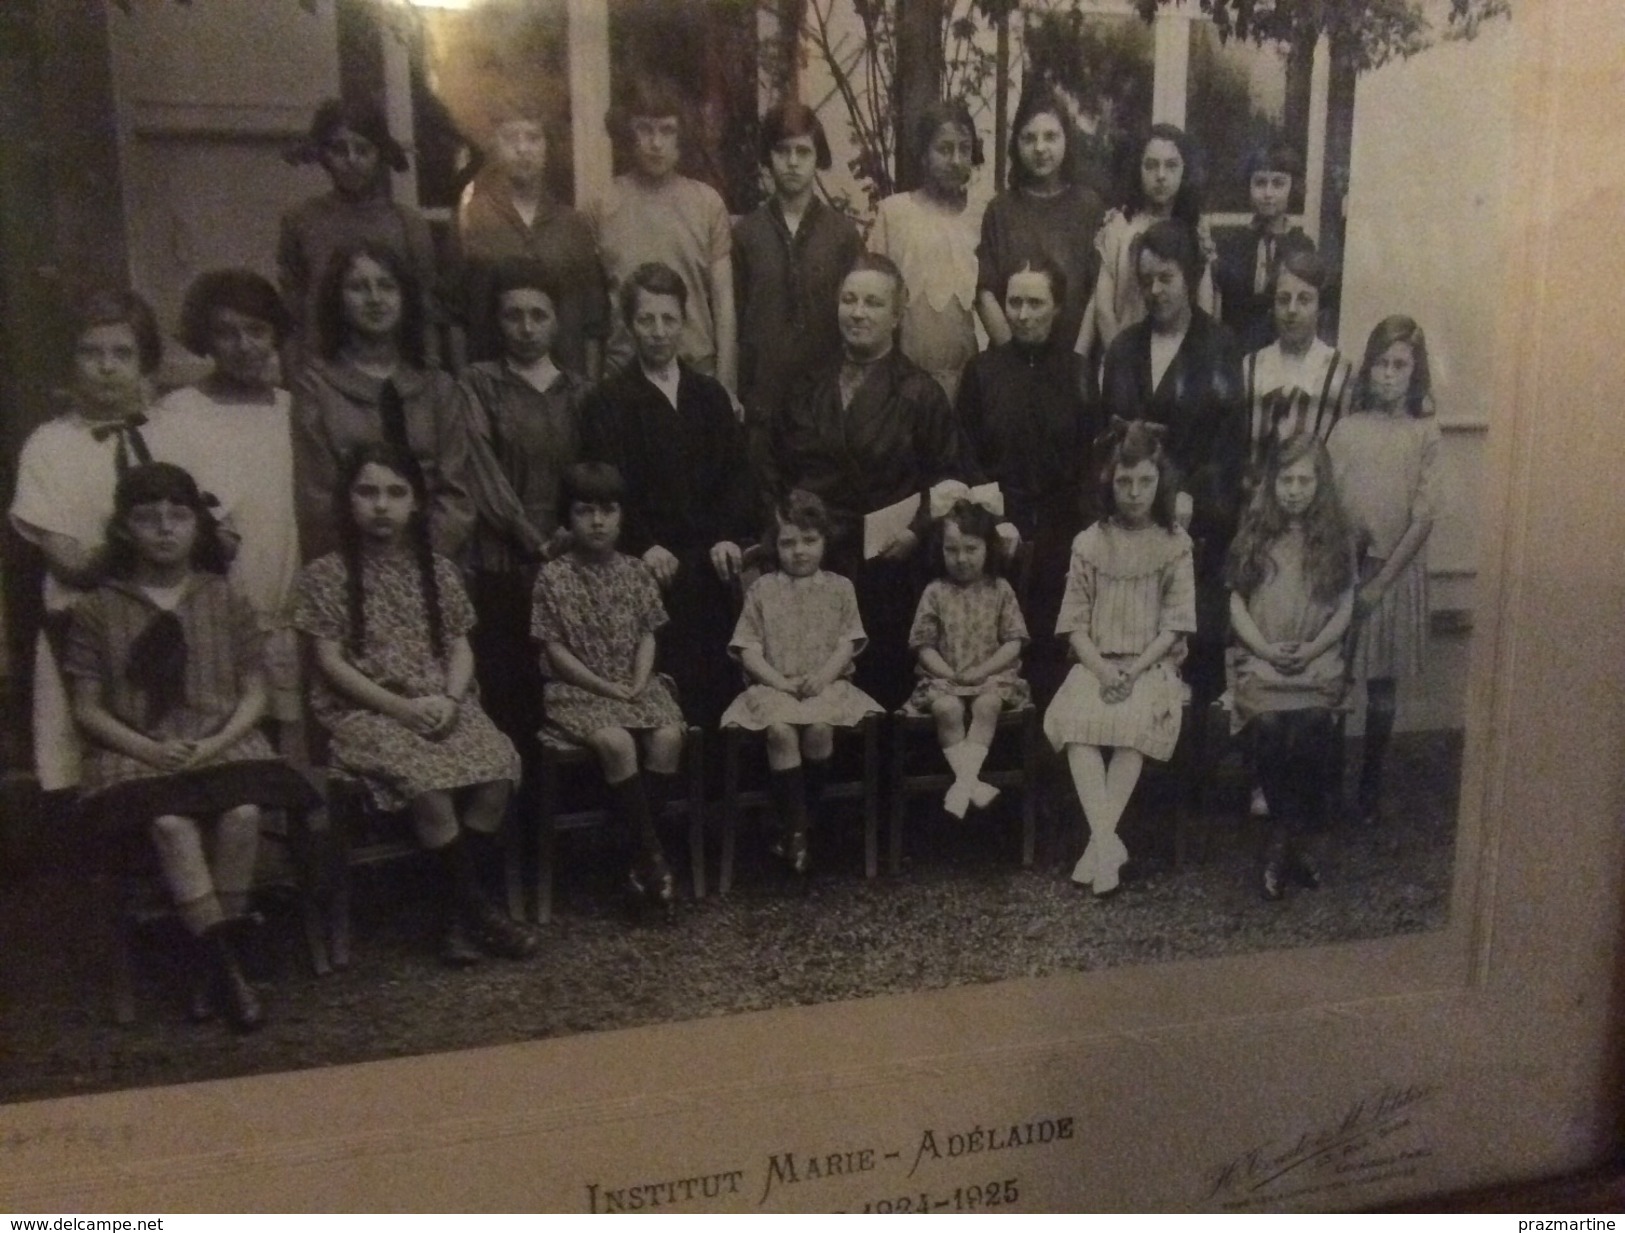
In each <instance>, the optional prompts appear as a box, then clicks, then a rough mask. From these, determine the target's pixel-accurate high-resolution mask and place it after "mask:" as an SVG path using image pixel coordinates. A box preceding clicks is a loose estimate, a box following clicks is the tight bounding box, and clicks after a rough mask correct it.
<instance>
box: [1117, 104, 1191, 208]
mask: <svg viewBox="0 0 1625 1233" xmlns="http://www.w3.org/2000/svg"><path fill="white" fill-rule="evenodd" d="M1153 141H1167V142H1171V143H1172V144H1173V146H1174V147H1175V148H1176V149H1177V150H1178V151H1179V157H1180V159H1181V161H1183V162H1184V164H1185V170H1184V173H1183V174H1182V175H1181V176H1180V178H1179V191H1178V192H1177V193H1175V194H1174V204H1173V212H1172V215H1171V217H1173V218H1177V219H1179V220H1180V221H1181V222H1183V223H1188V224H1190V225H1191V226H1192V227H1194V226H1196V224H1197V223H1198V222H1200V221H1201V218H1202V185H1201V174H1202V172H1201V167H1200V166H1199V164H1198V155H1197V150H1196V143H1195V142H1194V141H1192V140H1191V138H1190V135H1189V134H1188V133H1186V132H1185V130H1184V129H1182V128H1180V127H1179V126H1178V125H1177V124H1153V125H1152V126H1151V127H1150V129H1148V130H1147V131H1146V134H1145V137H1144V138H1143V139H1142V140H1140V141H1137V142H1135V143H1134V144H1133V145H1132V146H1131V147H1129V148H1130V149H1131V150H1132V151H1133V152H1134V158H1133V161H1132V162H1130V163H1129V165H1128V166H1127V167H1125V168H1124V169H1123V170H1124V175H1123V212H1124V213H1125V214H1127V215H1128V216H1129V217H1130V218H1133V217H1134V216H1135V215H1136V214H1139V213H1141V212H1142V211H1143V210H1144V209H1145V208H1146V205H1147V202H1146V199H1145V183H1144V181H1142V180H1141V179H1140V164H1141V163H1143V162H1144V161H1145V148H1146V147H1147V146H1149V145H1150V144H1151V143H1152V142H1153Z"/></svg>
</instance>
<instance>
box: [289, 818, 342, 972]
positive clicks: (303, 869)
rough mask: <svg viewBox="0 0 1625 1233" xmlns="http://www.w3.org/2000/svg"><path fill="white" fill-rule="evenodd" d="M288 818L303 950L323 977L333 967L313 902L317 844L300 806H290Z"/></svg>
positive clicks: (318, 910)
mask: <svg viewBox="0 0 1625 1233" xmlns="http://www.w3.org/2000/svg"><path fill="white" fill-rule="evenodd" d="M287 819H288V846H289V848H290V849H291V850H292V855H293V868H294V875H293V876H294V880H295V884H296V886H297V889H298V894H299V917H300V921H301V923H302V924H303V926H304V930H305V949H306V950H307V952H308V953H309V954H310V966H311V970H312V971H313V972H315V973H316V975H317V976H326V975H327V974H328V973H330V972H331V971H332V970H333V968H332V965H331V964H330V963H329V962H328V957H327V927H326V922H325V921H324V920H323V919H322V910H321V905H320V903H318V902H317V897H318V888H317V883H318V882H319V881H320V874H319V871H318V870H317V866H316V861H317V855H316V852H317V845H316V843H315V842H314V841H313V838H312V835H311V828H310V814H309V813H308V812H307V811H306V810H303V809H290V810H289V811H288V814H287Z"/></svg>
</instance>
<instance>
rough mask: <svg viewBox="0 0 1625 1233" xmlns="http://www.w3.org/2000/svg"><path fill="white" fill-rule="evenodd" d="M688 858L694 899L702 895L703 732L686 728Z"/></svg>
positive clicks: (703, 893) (703, 841)
mask: <svg viewBox="0 0 1625 1233" xmlns="http://www.w3.org/2000/svg"><path fill="white" fill-rule="evenodd" d="M684 744H685V752H686V753H687V755H688V860H689V866H690V868H691V869H692V870H693V874H694V899H695V902H698V901H699V900H701V899H704V898H705V736H704V734H703V733H702V732H701V731H700V729H698V728H690V729H689V730H688V740H687V741H686V742H685V743H684Z"/></svg>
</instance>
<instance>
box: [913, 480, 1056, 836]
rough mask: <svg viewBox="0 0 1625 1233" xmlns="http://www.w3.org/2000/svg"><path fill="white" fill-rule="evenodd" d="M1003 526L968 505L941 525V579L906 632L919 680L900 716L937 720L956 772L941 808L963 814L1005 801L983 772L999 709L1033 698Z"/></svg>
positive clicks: (937, 531) (937, 548)
mask: <svg viewBox="0 0 1625 1233" xmlns="http://www.w3.org/2000/svg"><path fill="white" fill-rule="evenodd" d="M933 499H935V496H934V494H933ZM998 524H999V517H998V515H996V514H995V513H994V512H993V511H991V510H989V509H986V508H984V507H983V506H981V505H978V504H975V503H974V502H973V501H970V500H965V499H960V500H958V501H956V502H955V503H954V504H953V506H952V507H951V508H949V509H948V511H947V512H946V513H945V514H943V515H942V516H941V517H940V518H938V519H937V520H936V522H935V524H934V526H933V543H932V548H933V552H932V558H933V560H934V561H935V562H936V564H937V566H938V567H939V568H940V569H941V570H942V573H943V576H942V577H940V578H937V579H934V580H933V581H932V582H930V583H929V584H927V586H926V588H925V592H924V593H923V594H922V595H921V596H920V606H919V608H918V609H917V610H916V611H915V613H914V626H913V628H912V629H910V630H909V634H908V645H909V649H910V650H912V651H914V652H915V654H916V656H917V662H918V667H917V670H918V672H919V674H920V683H919V684H918V685H916V686H915V687H914V693H913V694H912V695H911V696H910V697H909V700H908V702H907V703H906V704H905V705H904V707H903V710H904V712H905V713H906V714H910V715H930V716H931V717H932V718H934V719H935V720H936V721H937V740H938V741H940V742H941V744H942V753H943V756H944V757H945V758H947V760H948V765H949V766H950V767H951V768H952V769H953V772H954V782H953V786H952V787H950V788H949V789H948V795H947V797H946V798H945V799H944V800H943V803H942V807H943V808H944V809H945V810H947V812H948V813H949V814H951V815H952V816H954V817H956V818H963V817H964V816H965V812H966V810H968V809H969V808H970V807H971V806H972V805H974V806H976V807H977V808H978V809H984V808H986V807H987V806H988V805H991V804H992V803H993V800H994V798H995V797H997V796H998V794H999V790H998V789H997V788H995V787H993V786H992V785H991V784H987V783H983V782H982V780H981V778H980V776H981V772H982V763H983V762H984V761H986V759H987V751H988V746H989V745H991V744H992V743H993V730H994V727H995V725H997V723H998V722H999V713H1000V712H1001V711H1006V710H1014V709H1016V708H1018V707H1022V706H1027V705H1029V704H1030V703H1031V702H1032V691H1031V690H1030V689H1029V688H1028V686H1027V682H1026V681H1024V680H1022V679H1021V648H1022V646H1023V645H1024V644H1025V643H1026V642H1027V622H1026V621H1025V620H1023V619H1022V615H1021V606H1020V604H1018V603H1017V602H1016V593H1015V590H1014V589H1013V588H1012V587H1011V586H1010V584H1009V582H1007V581H1006V580H1005V579H1004V578H1002V577H1000V576H999V567H1000V563H1001V562H1002V561H1003V559H1004V549H1003V545H1002V543H1001V542H1000V539H999V535H998V531H997V527H998ZM967 713H968V714H969V723H968V724H967V723H966V716H967Z"/></svg>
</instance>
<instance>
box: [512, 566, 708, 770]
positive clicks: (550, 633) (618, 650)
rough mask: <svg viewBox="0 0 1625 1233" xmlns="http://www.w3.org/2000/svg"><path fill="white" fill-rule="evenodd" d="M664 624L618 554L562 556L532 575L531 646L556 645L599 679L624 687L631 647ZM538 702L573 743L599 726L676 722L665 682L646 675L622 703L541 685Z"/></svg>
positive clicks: (647, 576)
mask: <svg viewBox="0 0 1625 1233" xmlns="http://www.w3.org/2000/svg"><path fill="white" fill-rule="evenodd" d="M665 623H666V610H665V609H664V608H662V607H661V606H660V588H659V587H658V586H657V585H656V584H655V580H654V575H653V574H651V573H650V572H649V571H648V569H647V568H646V567H645V566H644V564H643V563H642V562H641V561H638V560H636V559H634V558H632V557H629V556H627V555H625V554H624V553H619V552H617V553H615V554H614V555H613V556H612V557H610V559H609V560H607V561H601V562H600V561H590V560H587V559H585V558H583V557H581V556H578V555H577V554H576V553H574V552H569V553H566V554H565V555H564V556H562V557H560V558H559V559H558V560H556V561H549V562H548V563H547V564H546V565H544V566H542V569H541V572H540V573H538V574H537V576H536V591H535V594H534V596H533V597H532V601H531V616H530V636H531V637H532V638H534V639H535V640H536V641H537V642H559V643H563V644H564V646H566V647H568V648H569V649H570V651H571V652H572V653H573V654H574V655H575V657H576V658H577V659H579V660H580V661H581V662H582V664H583V665H584V666H585V667H586V668H587V669H588V670H589V671H592V672H595V673H597V674H598V675H599V676H601V677H603V678H604V679H605V680H609V681H614V682H616V683H617V684H621V685H627V684H630V683H631V681H632V666H633V662H634V660H635V659H636V657H637V651H638V643H639V642H640V641H642V639H643V635H644V634H652V633H654V632H655V631H656V630H657V629H659V628H660V627H661V626H662V625H664V624H665ZM544 704H545V707H546V710H547V726H548V727H549V728H552V729H557V730H558V731H559V732H561V733H563V734H564V735H565V736H567V737H569V738H570V739H571V740H573V741H577V742H581V741H585V740H586V739H587V738H588V737H589V736H591V735H592V734H593V733H594V732H599V731H602V730H603V729H605V728H628V729H638V728H664V727H668V726H670V725H673V724H681V723H682V722H683V712H682V710H681V709H680V708H679V707H678V705H677V697H676V694H675V693H674V691H673V688H672V683H671V678H670V677H667V676H664V675H657V676H654V677H651V678H650V680H649V686H648V688H647V689H645V690H644V691H643V692H642V693H641V694H639V695H638V696H637V697H636V698H634V699H632V700H631V701H630V702H622V701H621V700H620V699H618V698H606V697H604V696H603V695H602V694H595V693H593V692H592V691H591V690H588V689H582V688H581V687H580V686H579V685H570V684H568V683H566V682H564V681H549V682H548V683H547V687H546V690H545V692H544Z"/></svg>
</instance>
